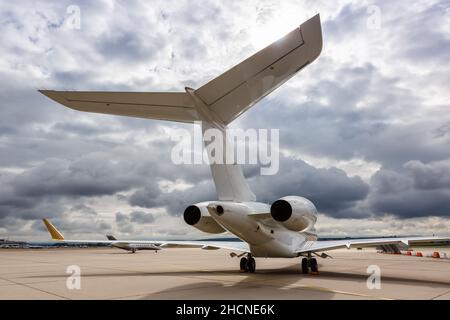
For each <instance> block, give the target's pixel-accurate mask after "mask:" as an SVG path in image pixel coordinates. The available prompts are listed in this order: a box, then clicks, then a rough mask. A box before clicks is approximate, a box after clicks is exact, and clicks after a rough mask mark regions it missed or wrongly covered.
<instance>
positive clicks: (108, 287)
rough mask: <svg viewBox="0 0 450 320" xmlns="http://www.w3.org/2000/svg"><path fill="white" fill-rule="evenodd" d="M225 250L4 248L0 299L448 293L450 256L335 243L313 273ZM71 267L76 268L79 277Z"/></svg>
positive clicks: (293, 262)
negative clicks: (250, 262)
mask: <svg viewBox="0 0 450 320" xmlns="http://www.w3.org/2000/svg"><path fill="white" fill-rule="evenodd" d="M430 251H431V252H432V251H433V249H430V248H427V249H424V252H430ZM447 252H448V249H447ZM229 253H230V252H229V251H226V250H217V251H216V250H214V251H207V250H201V249H165V250H161V251H160V252H158V253H154V252H152V251H140V252H138V253H136V254H131V253H128V252H125V251H121V250H119V249H114V248H101V249H39V250H25V249H3V250H0V299H2V300H4V299H8V300H11V299H12V300H16V299H27V300H28V299H46V300H48V299H50V300H53V299H177V300H178V299H183V300H184V299H194V300H195V299H201V300H204V299H207V300H208V299H233V300H239V299H250V300H259V299H276V300H278V299H280V300H290V299H295V300H310V299H323V300H327V299H446V300H448V299H450V260H448V259H434V258H426V257H422V258H421V257H415V256H406V255H392V254H379V253H376V251H374V250H363V251H357V250H337V251H330V252H329V254H330V255H331V256H332V257H333V258H332V259H329V258H328V259H320V258H318V262H319V268H320V269H319V270H320V272H319V274H318V275H311V274H306V275H304V274H301V272H300V259H256V264H257V270H256V273H254V274H248V273H240V272H239V270H238V269H239V260H238V259H237V258H231V257H230V255H229ZM69 266H78V267H79V270H80V277H79V278H77V277H74V276H73V275H71V274H70V272H69V274H68V273H66V272H67V269H68V267H69ZM369 266H377V267H379V270H380V271H381V277H380V286H381V288H380V289H376V288H375V289H374V288H372V289H369V287H368V285H367V280H368V278H369V276H370V274H369V273H368V272H367V269H368V267H369ZM75 268H77V267H75ZM375 269H376V267H375ZM372 270H374V269H373V267H372ZM371 283H372V284H373V283H374V282H371ZM77 284H79V285H80V286H79V289H78V288H77Z"/></svg>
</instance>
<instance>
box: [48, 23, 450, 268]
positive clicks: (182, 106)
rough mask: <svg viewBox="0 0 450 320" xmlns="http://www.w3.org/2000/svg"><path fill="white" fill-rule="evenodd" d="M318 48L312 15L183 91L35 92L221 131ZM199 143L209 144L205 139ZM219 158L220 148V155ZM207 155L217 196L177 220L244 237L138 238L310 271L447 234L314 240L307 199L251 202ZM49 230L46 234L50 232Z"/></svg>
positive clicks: (100, 109) (244, 188) (236, 177)
mask: <svg viewBox="0 0 450 320" xmlns="http://www.w3.org/2000/svg"><path fill="white" fill-rule="evenodd" d="M321 51H322V29H321V22H320V16H319V15H316V16H314V17H313V18H311V19H310V20H308V21H306V22H305V23H303V24H302V25H300V27H298V28H296V29H294V30H293V31H292V32H290V33H289V34H287V35H286V36H285V37H283V38H281V39H280V40H278V41H276V42H274V43H273V44H271V45H269V46H268V47H266V48H264V49H262V50H261V51H259V52H258V53H256V54H255V55H253V56H251V57H250V58H248V59H246V60H244V61H243V62H241V63H240V64H238V65H236V66H235V67H233V68H231V69H230V70H228V71H226V72H225V73H223V74H222V75H220V76H218V77H217V78H215V79H213V80H212V81H210V82H208V83H207V84H205V85H204V86H202V87H200V88H199V89H196V90H195V89H192V88H185V91H184V92H166V93H163V92H157V93H151V92H73V91H52V90H40V92H41V93H42V94H44V95H46V96H47V97H49V98H51V99H53V100H54V101H56V102H59V103H60V104H62V105H64V106H66V107H69V108H72V109H75V110H79V111H85V112H94V113H102V114H112V115H120V116H129V117H137V118H145V119H157V120H166V121H175V122H182V123H195V122H198V121H201V123H202V130H203V132H206V131H207V130H208V129H217V130H219V131H220V132H222V133H224V137H226V130H227V128H228V125H229V124H230V123H231V122H233V121H234V120H235V119H237V118H238V117H239V116H241V115H242V114H243V113H244V112H246V111H247V110H248V109H250V108H251V107H252V106H253V105H255V104H256V103H257V102H258V101H259V100H261V99H262V98H264V97H265V96H267V95H268V94H270V93H271V92H272V91H274V90H275V89H276V88H278V87H279V86H281V85H282V84H283V83H285V82H286V81H287V80H289V79H290V78H291V77H293V76H294V75H295V74H297V73H298V72H300V71H301V70H303V69H304V68H305V67H307V66H308V65H309V64H311V63H312V62H313V61H315V60H316V59H317V58H318V57H319V55H320V53H321ZM225 139H226V138H225ZM204 143H205V145H206V147H208V144H207V143H206V142H205V141H204ZM226 143H230V142H229V141H226ZM209 156H211V155H210V154H209ZM225 157H226V154H225V153H224V159H225ZM211 162H212V164H211V165H210V167H211V172H212V177H213V180H214V183H215V187H216V191H217V195H218V200H212V201H207V202H202V203H197V204H192V205H188V206H187V207H186V210H185V211H184V220H185V222H186V223H187V224H188V225H191V226H193V227H195V228H197V229H199V230H201V231H204V232H206V233H210V234H221V233H224V232H226V231H228V232H230V233H232V234H234V235H235V236H237V237H238V238H240V239H241V240H243V242H234V241H228V242H227V241H151V242H145V245H148V246H153V247H154V248H155V250H159V249H163V248H169V247H182V248H186V247H187V248H192V247H198V248H202V249H219V248H222V249H228V250H232V251H237V252H239V254H236V253H233V254H232V256H233V257H239V258H241V259H240V270H241V271H245V272H255V270H256V262H255V259H254V258H297V257H302V260H301V264H300V266H301V272H302V273H309V272H310V271H311V272H318V264H317V260H316V258H315V257H316V256H317V257H321V258H326V257H328V255H327V254H326V253H325V252H326V251H330V250H335V249H340V248H348V249H350V248H362V247H376V246H380V245H389V244H402V243H403V244H406V245H408V244H413V243H414V244H415V243H420V242H433V241H445V240H449V239H450V237H405V238H376V239H366V240H356V239H349V240H326V241H319V240H318V238H317V233H316V230H315V224H316V221H317V209H316V207H315V206H314V204H313V203H312V202H311V201H309V200H308V199H306V198H304V197H301V196H287V197H283V198H281V199H278V200H276V201H274V202H273V203H272V204H271V205H269V204H265V203H260V202H256V197H255V195H254V194H253V192H252V190H251V189H250V187H249V186H248V184H247V182H246V180H245V178H244V175H243V173H242V170H241V168H240V166H239V165H238V164H219V163H214V162H213V161H211ZM222 163H226V161H225V160H224V161H223V162H222ZM267 179H270V178H269V177H268V178H267ZM268 182H269V180H268ZM53 229H54V231H55V230H56V228H53ZM49 230H50V229H49ZM50 233H51V234H52V237H53V233H52V231H51V232H50ZM58 234H59V235H60V236H61V237H62V235H61V234H60V233H59V232H57V233H55V235H56V236H57V238H56V240H58V241H65V242H73V241H72V240H64V238H63V237H62V239H58ZM53 238H54V237H53ZM108 241H110V242H111V245H114V246H117V247H120V246H119V245H120V243H125V245H124V246H123V247H122V249H126V248H127V247H128V248H133V247H135V248H137V246H138V245H139V244H143V242H138V241H129V242H120V241H117V240H108ZM126 250H127V249H126ZM151 250H153V249H151Z"/></svg>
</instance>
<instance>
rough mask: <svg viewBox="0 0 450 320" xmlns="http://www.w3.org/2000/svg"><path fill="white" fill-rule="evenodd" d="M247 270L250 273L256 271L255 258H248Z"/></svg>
mask: <svg viewBox="0 0 450 320" xmlns="http://www.w3.org/2000/svg"><path fill="white" fill-rule="evenodd" d="M247 270H248V272H250V273H254V272H255V271H256V261H255V259H254V258H250V259H248V260H247Z"/></svg>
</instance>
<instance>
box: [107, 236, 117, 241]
mask: <svg viewBox="0 0 450 320" xmlns="http://www.w3.org/2000/svg"><path fill="white" fill-rule="evenodd" d="M106 238H107V239H108V240H111V241H116V240H117V238H116V237H114V236H113V235H111V234H107V235H106Z"/></svg>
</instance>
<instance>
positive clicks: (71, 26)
mask: <svg viewBox="0 0 450 320" xmlns="http://www.w3.org/2000/svg"><path fill="white" fill-rule="evenodd" d="M63 27H64V30H80V29H81V8H80V7H79V6H77V5H71V6H68V7H67V8H66V17H65V20H64V26H63Z"/></svg>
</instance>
